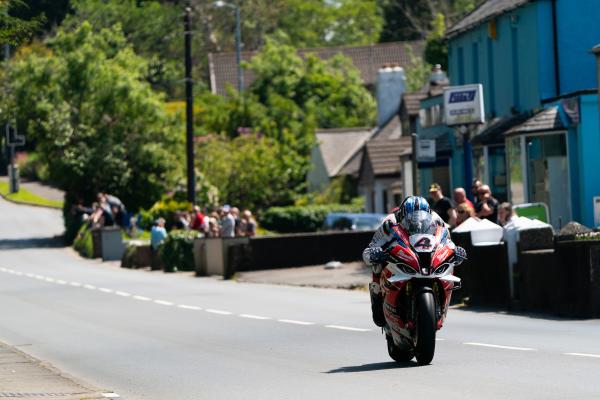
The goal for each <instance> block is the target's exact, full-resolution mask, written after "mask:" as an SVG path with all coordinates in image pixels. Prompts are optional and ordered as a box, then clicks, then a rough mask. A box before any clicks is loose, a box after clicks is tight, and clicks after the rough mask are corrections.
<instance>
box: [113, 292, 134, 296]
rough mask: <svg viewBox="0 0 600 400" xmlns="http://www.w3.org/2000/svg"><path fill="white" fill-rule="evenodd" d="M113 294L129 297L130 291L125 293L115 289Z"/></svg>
mask: <svg viewBox="0 0 600 400" xmlns="http://www.w3.org/2000/svg"><path fill="white" fill-rule="evenodd" d="M115 294H116V295H117V296H123V297H131V293H127V292H120V291H117V292H115Z"/></svg>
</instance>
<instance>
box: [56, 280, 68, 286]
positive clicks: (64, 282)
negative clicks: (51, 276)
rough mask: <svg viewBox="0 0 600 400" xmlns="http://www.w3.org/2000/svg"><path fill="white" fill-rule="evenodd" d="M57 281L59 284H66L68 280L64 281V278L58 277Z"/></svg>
mask: <svg viewBox="0 0 600 400" xmlns="http://www.w3.org/2000/svg"><path fill="white" fill-rule="evenodd" d="M56 283H58V284H59V285H66V284H67V281H63V280H62V279H57V280H56Z"/></svg>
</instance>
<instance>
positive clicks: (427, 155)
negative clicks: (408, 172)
mask: <svg viewBox="0 0 600 400" xmlns="http://www.w3.org/2000/svg"><path fill="white" fill-rule="evenodd" d="M417 161H418V162H435V140H433V139H418V140H417Z"/></svg>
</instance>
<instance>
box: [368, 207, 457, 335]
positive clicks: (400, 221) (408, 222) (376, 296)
mask: <svg viewBox="0 0 600 400" xmlns="http://www.w3.org/2000/svg"><path fill="white" fill-rule="evenodd" d="M423 223H425V224H428V225H439V226H442V227H444V229H447V228H446V225H445V224H444V221H443V220H442V218H441V217H440V216H439V215H438V214H436V213H435V212H434V211H431V208H430V207H429V204H428V203H427V200H426V199H424V198H423V197H420V196H409V197H407V198H406V199H405V200H404V201H403V202H402V204H401V205H400V206H399V207H397V208H395V209H393V210H392V211H391V213H390V214H389V215H388V216H387V217H386V218H385V219H384V221H383V223H382V224H381V226H380V227H379V228H378V229H377V231H376V232H375V234H374V235H373V239H372V240H371V242H370V243H369V246H368V247H367V248H366V249H365V250H364V251H363V260H364V262H365V263H366V264H367V265H369V266H370V267H371V268H372V269H373V281H372V282H371V283H370V284H369V293H370V296H371V311H372V313H373V322H374V323H375V325H377V326H381V327H382V326H384V325H385V317H384V314H383V296H382V292H381V287H380V283H379V282H380V280H381V271H382V269H383V265H384V263H385V259H386V257H387V253H386V251H385V250H384V249H383V248H384V247H385V246H386V245H387V244H388V243H389V242H390V241H391V240H393V237H392V227H393V226H396V225H398V226H399V227H400V228H401V229H403V230H404V231H405V232H406V233H407V234H408V235H409V236H410V235H411V234H413V233H415V230H419V229H423V227H422V226H421V225H422V224H423ZM425 228H428V227H425ZM456 249H457V252H458V253H460V254H459V255H461V256H462V253H463V252H464V250H463V249H462V248H460V247H457V248H456ZM465 257H466V255H465Z"/></svg>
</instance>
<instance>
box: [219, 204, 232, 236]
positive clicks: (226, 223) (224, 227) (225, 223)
mask: <svg viewBox="0 0 600 400" xmlns="http://www.w3.org/2000/svg"><path fill="white" fill-rule="evenodd" d="M221 237H224V238H232V237H235V217H234V216H233V215H231V207H230V206H228V205H225V206H223V209H222V211H221Z"/></svg>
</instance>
